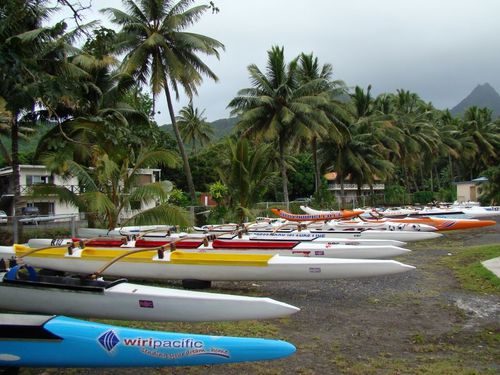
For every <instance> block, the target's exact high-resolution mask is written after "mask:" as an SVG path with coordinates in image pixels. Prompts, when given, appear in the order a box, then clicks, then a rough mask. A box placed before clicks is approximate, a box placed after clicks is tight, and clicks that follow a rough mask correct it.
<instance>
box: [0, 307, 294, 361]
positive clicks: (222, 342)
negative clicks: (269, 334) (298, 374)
mask: <svg viewBox="0 0 500 375" xmlns="http://www.w3.org/2000/svg"><path fill="white" fill-rule="evenodd" d="M294 352H295V347H294V346H293V345H292V344H290V343H288V342H286V341H280V340H270V339H260V338H241V337H224V336H208V335H195V334H190V333H172V332H158V331H149V330H142V329H132V328H126V327H119V326H114V325H107V324H100V323H94V322H86V321H83V320H78V319H72V318H68V317H65V316H44V315H16V314H0V366H2V367H4V366H7V367H14V368H15V367H17V368H18V367H163V366H193V365H213V364H224V363H234V362H247V361H264V360H271V359H277V358H283V357H287V356H289V355H291V354H293V353H294Z"/></svg>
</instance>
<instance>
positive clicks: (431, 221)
mask: <svg viewBox="0 0 500 375" xmlns="http://www.w3.org/2000/svg"><path fill="white" fill-rule="evenodd" d="M388 220H389V221H393V222H396V223H405V224H407V223H415V224H427V225H432V226H433V227H435V228H436V229H437V230H438V231H445V230H459V229H472V228H481V227H488V226H490V225H496V223H497V222H496V221H495V220H477V219H446V218H439V217H404V218H390V219H388Z"/></svg>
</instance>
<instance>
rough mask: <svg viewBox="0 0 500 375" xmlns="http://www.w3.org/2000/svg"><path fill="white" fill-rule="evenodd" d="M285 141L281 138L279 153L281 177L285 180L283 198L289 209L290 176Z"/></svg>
mask: <svg viewBox="0 0 500 375" xmlns="http://www.w3.org/2000/svg"><path fill="white" fill-rule="evenodd" d="M284 143H285V142H284V141H283V139H282V138H280V139H279V153H280V172H281V179H282V180H283V200H284V202H285V206H286V208H287V209H288V208H289V207H290V200H289V198H288V177H287V173H286V162H285V144H284Z"/></svg>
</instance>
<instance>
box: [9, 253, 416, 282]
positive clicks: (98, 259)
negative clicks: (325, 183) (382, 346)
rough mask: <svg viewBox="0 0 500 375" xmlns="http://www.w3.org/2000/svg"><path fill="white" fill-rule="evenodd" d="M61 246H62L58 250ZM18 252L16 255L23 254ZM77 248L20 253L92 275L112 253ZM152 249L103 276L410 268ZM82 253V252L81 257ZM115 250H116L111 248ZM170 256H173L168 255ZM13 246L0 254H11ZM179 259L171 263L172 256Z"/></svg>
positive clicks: (294, 276) (315, 274)
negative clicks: (160, 254)
mask: <svg viewBox="0 0 500 375" xmlns="http://www.w3.org/2000/svg"><path fill="white" fill-rule="evenodd" d="M61 250H64V249H61ZM24 251H26V250H25V249H24V250H23V251H20V252H19V253H18V255H20V254H22V253H23V252H24ZM86 252H88V250H83V251H82V250H78V251H75V252H74V253H73V255H67V254H65V253H63V252H59V253H58V254H57V255H51V254H44V252H43V251H42V252H39V253H35V254H32V255H30V256H28V257H24V258H23V259H24V261H25V262H27V263H29V264H30V265H32V266H34V267H40V268H48V269H53V270H59V271H65V272H74V273H80V274H92V273H94V272H96V270H99V269H100V268H101V267H103V266H104V265H106V264H108V263H109V261H110V260H111V259H113V258H112V257H106V256H104V255H102V254H105V251H94V252H90V254H93V255H92V256H85V253H86ZM155 253H156V252H154V251H151V252H148V253H147V254H146V255H145V257H150V258H141V259H134V258H124V259H123V261H119V262H116V263H114V264H113V265H111V266H110V267H109V268H107V269H106V270H105V271H104V272H103V275H104V276H106V275H109V276H115V277H127V278H136V279H145V278H147V279H170V280H185V279H198V280H208V281H212V280H220V281H230V280H324V279H336V278H358V277H371V276H381V275H388V274H393V273H399V272H405V271H408V270H410V269H413V268H414V267H412V266H408V265H406V264H403V263H400V262H396V261H393V260H371V259H328V258H308V257H282V256H279V255H272V256H266V255H258V254H249V255H240V254H223V255H221V254H217V253H216V254H189V253H184V252H174V253H165V254H164V258H163V259H159V258H158V256H157V255H153V254H155ZM82 254H84V255H83V256H82ZM114 254H116V252H114ZM172 254H173V255H172ZM14 255H15V254H14V252H13V250H12V248H11V249H10V251H8V252H7V253H3V254H2V253H0V257H3V258H7V259H8V258H9V257H12V256H14ZM174 256H175V258H178V260H177V261H175V260H174V261H171V257H174Z"/></svg>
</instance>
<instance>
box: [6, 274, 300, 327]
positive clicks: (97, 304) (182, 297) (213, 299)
mask: <svg viewBox="0 0 500 375" xmlns="http://www.w3.org/2000/svg"><path fill="white" fill-rule="evenodd" d="M3 276H4V274H1V273H0V296H1V298H0V309H5V310H12V311H23V312H31V313H47V314H65V315H75V316H81V317H87V318H100V319H125V320H145V321H155V322H161V321H189V322H199V321H221V320H244V319H271V318H278V317H283V316H287V315H290V314H293V313H296V312H297V311H299V310H300V309H298V308H297V307H295V306H292V305H288V304H286V303H282V302H279V301H275V300H273V299H270V298H259V297H246V296H235V295H229V294H228V295H225V294H219V293H204V292H193V291H186V290H178V289H171V288H160V287H154V286H146V285H138V284H131V283H128V282H125V280H123V279H122V280H121V281H117V282H104V281H91V282H87V283H85V284H84V286H82V285H81V283H80V282H79V280H77V279H72V280H71V279H70V280H68V278H67V277H66V278H60V277H59V278H58V277H50V276H48V277H47V276H45V277H43V276H42V278H41V280H40V281H41V282H42V283H40V282H30V281H25V280H14V281H8V280H3V279H4V278H3ZM61 280H66V285H65V284H63V283H61ZM2 281H3V282H2ZM68 281H73V282H71V283H70V282H68ZM77 282H78V283H77ZM77 284H78V285H77Z"/></svg>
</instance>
